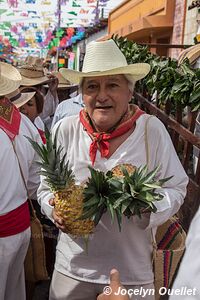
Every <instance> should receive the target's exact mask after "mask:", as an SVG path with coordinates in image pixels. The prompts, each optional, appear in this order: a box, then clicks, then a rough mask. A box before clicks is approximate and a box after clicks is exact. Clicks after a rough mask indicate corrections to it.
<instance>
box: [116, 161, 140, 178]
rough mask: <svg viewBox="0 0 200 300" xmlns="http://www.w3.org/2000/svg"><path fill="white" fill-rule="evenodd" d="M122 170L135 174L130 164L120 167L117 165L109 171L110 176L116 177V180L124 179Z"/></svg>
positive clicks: (134, 168) (133, 167)
mask: <svg viewBox="0 0 200 300" xmlns="http://www.w3.org/2000/svg"><path fill="white" fill-rule="evenodd" d="M122 168H126V170H127V172H128V173H129V174H131V173H133V172H135V170H136V167H135V166H133V165H131V164H120V165H117V166H115V167H114V168H112V170H111V172H112V175H113V176H114V177H118V178H119V177H124V174H123V171H122Z"/></svg>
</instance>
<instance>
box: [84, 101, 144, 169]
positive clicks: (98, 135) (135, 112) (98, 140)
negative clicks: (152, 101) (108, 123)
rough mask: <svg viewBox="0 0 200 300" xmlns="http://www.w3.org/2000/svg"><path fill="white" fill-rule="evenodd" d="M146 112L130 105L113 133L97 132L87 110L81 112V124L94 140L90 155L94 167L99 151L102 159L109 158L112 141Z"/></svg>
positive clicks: (126, 130)
mask: <svg viewBox="0 0 200 300" xmlns="http://www.w3.org/2000/svg"><path fill="white" fill-rule="evenodd" d="M144 113H145V112H144V111H143V110H141V109H140V108H139V107H138V106H136V105H129V110H128V112H127V113H126V114H125V116H124V117H123V118H122V120H121V122H120V123H119V124H118V125H117V126H116V127H115V129H114V130H113V131H112V132H109V133H106V132H96V131H95V129H94V127H93V125H92V121H91V119H90V117H89V115H88V113H87V111H86V110H85V109H83V110H81V111H80V122H81V124H82V125H83V127H84V129H85V130H86V132H87V133H88V135H89V136H90V137H91V139H92V143H91V144H90V150H89V155H90V159H91V161H92V165H94V162H95V159H96V154H97V150H98V149H99V151H100V153H101V157H107V156H108V155H109V151H110V140H111V139H113V138H116V137H118V136H121V135H123V134H124V133H126V132H128V131H129V130H130V129H131V128H132V127H133V126H134V124H135V122H136V120H137V119H138V118H139V117H140V116H141V115H142V114H144Z"/></svg>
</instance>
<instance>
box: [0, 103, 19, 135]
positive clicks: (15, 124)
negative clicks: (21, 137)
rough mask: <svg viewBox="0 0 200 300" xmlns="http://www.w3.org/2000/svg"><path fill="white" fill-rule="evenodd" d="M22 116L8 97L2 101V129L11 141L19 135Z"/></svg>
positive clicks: (0, 104) (0, 119)
mask: <svg viewBox="0 0 200 300" xmlns="http://www.w3.org/2000/svg"><path fill="white" fill-rule="evenodd" d="M20 121H21V115H20V112H19V110H18V109H17V107H16V106H15V105H14V104H13V103H12V102H11V101H10V100H9V99H8V98H6V97H4V98H2V99H0V128H1V129H2V130H3V131H5V133H6V134H7V135H8V136H9V138H10V139H11V140H14V138H15V136H16V135H18V133H19V127H20Z"/></svg>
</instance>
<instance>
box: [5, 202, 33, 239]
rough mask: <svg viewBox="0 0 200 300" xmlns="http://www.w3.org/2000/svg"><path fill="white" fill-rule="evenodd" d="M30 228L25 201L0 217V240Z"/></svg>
mask: <svg viewBox="0 0 200 300" xmlns="http://www.w3.org/2000/svg"><path fill="white" fill-rule="evenodd" d="M29 226H30V213H29V207H28V202H27V201H26V202H25V203H23V204H22V205H20V206H19V207H17V208H16V209H14V210H12V211H10V212H9V213H7V214H5V215H2V216H0V238H3V237H7V236H11V235H15V234H18V233H20V232H23V231H24V230H26V229H27V228H28V227H29Z"/></svg>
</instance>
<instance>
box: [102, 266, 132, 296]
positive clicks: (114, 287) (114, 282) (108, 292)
mask: <svg viewBox="0 0 200 300" xmlns="http://www.w3.org/2000/svg"><path fill="white" fill-rule="evenodd" d="M120 288H121V289H124V287H123V286H122V284H121V282H120V277H119V272H118V271H117V270H115V269H113V270H111V272H110V285H109V287H107V288H105V289H104V292H103V293H102V294H101V295H99V296H98V297H97V300H130V298H129V296H128V295H124V296H122V295H120Z"/></svg>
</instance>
